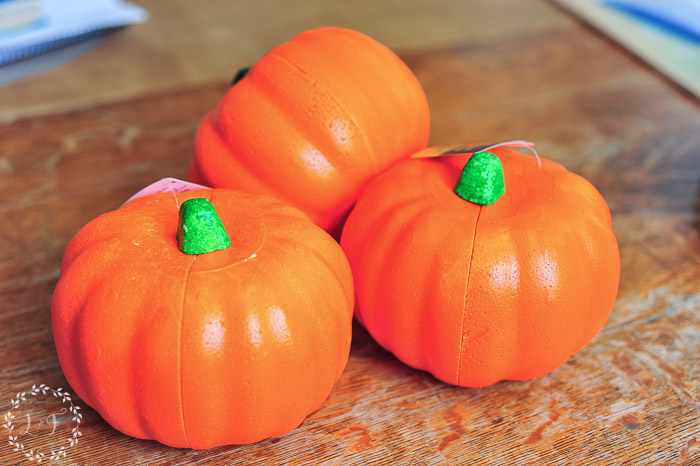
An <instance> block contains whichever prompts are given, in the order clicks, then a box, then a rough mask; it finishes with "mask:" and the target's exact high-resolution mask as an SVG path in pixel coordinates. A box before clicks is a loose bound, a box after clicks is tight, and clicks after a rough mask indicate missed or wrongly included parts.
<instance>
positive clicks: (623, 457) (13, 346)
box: [0, 23, 700, 464]
mask: <svg viewBox="0 0 700 466" xmlns="http://www.w3.org/2000/svg"><path fill="white" fill-rule="evenodd" d="M567 24H569V23H567ZM403 58H405V59H406V61H407V63H408V64H409V66H411V68H412V69H414V70H415V71H416V73H417V75H418V76H419V79H420V80H421V82H422V83H423V84H424V86H425V88H426V92H427V94H428V98H429V100H430V104H431V108H432V114H433V123H432V129H433V132H432V138H431V142H432V143H433V144H435V145H451V144H454V145H458V144H463V143H489V142H494V141H498V140H506V139H513V138H523V139H529V140H534V141H536V142H537V143H538V146H537V147H538V149H539V151H540V153H541V155H543V156H546V157H549V158H552V159H554V160H557V161H559V162H562V163H564V164H565V165H566V166H567V167H568V168H569V169H571V170H573V171H575V172H578V173H580V174H582V175H584V176H586V177H587V178H588V179H589V180H591V182H592V183H593V184H594V185H596V186H597V187H598V188H599V190H600V191H601V193H602V194H603V195H604V197H605V198H606V200H607V201H608V203H609V205H610V208H611V211H612V214H613V223H614V229H615V232H616V235H617V238H618V242H619V244H620V251H621V258H622V280H621V285H620V291H619V295H618V301H617V303H616V305H615V308H614V310H613V312H612V315H611V317H610V320H609V321H608V323H607V324H606V326H605V328H604V329H603V331H602V332H601V334H600V335H599V336H598V337H597V338H596V340H594V342H593V343H592V344H590V345H589V346H587V347H586V348H584V349H583V350H582V351H580V352H579V353H577V354H575V355H574V356H572V357H571V358H570V359H569V361H567V363H565V364H564V365H563V366H562V367H560V368H559V369H557V370H556V371H555V372H554V373H552V374H550V375H548V376H546V377H542V378H540V379H537V380H533V381H527V382H501V383H498V384H496V385H493V386H491V387H487V388H483V389H464V388H457V387H451V386H448V385H445V384H443V383H441V382H439V381H437V380H435V379H434V378H433V377H431V376H430V375H428V374H426V373H422V372H418V371H415V370H412V369H410V368H408V367H406V366H404V365H403V364H401V363H400V362H398V361H397V360H396V359H395V358H394V357H393V356H392V355H391V354H389V353H387V352H386V351H384V350H382V349H381V348H380V347H379V346H378V345H377V344H376V343H374V342H373V341H372V340H371V338H370V337H369V336H368V334H367V333H366V332H365V331H364V330H363V329H362V328H361V327H359V326H358V325H355V327H354V335H353V345H352V350H351V354H350V360H349V363H348V366H347V369H346V371H345V373H344V374H343V376H342V378H341V379H340V381H339V382H338V383H337V384H336V386H335V388H334V390H333V393H332V394H331V396H330V397H329V399H328V400H327V401H326V403H325V404H324V405H323V407H322V408H321V409H320V410H318V411H317V412H316V413H314V414H313V415H312V416H310V417H309V418H308V419H307V420H306V421H305V422H304V423H303V425H302V426H301V427H299V428H298V429H297V430H295V431H294V432H292V433H290V434H289V435H286V436H284V437H282V438H275V439H269V440H266V441H263V442H260V443H257V444H254V445H248V446H226V447H220V448H216V449H213V450H209V451H190V450H178V449H172V448H168V447H165V446H162V445H160V444H158V443H156V442H153V441H142V440H137V439H133V438H129V437H126V436H124V435H122V434H120V433H119V432H117V431H115V430H114V429H112V428H111V427H110V426H109V425H107V424H106V423H105V421H103V420H102V419H101V418H100V416H99V415H97V414H96V413H95V412H94V411H93V410H91V409H90V408H88V407H87V406H86V405H85V404H84V403H83V402H81V401H80V400H78V399H75V398H74V401H75V402H76V403H77V404H78V405H80V406H81V407H82V408H83V413H84V416H85V418H84V422H83V423H82V425H81V431H82V433H83V437H82V438H81V439H80V443H79V444H78V445H77V446H75V447H73V448H71V449H70V452H69V456H68V458H67V459H66V460H65V461H66V462H67V463H68V464H84V463H99V464H109V463H115V464H116V463H129V464H148V463H154V462H163V463H166V462H167V463H173V464H200V463H202V464H203V463H210V462H218V463H223V462H225V463H227V464H243V463H248V462H251V461H262V460H266V461H270V462H272V461H274V462H280V463H281V462H291V463H307V464H316V463H320V462H326V463H328V464H339V463H369V462H375V463H377V464H427V463H448V464H456V463H467V464H487V463H491V464H505V463H509V464H514V463H532V464H545V463H558V464H592V463H616V464H619V463H625V462H627V463H630V464H652V463H653V464H660V463H665V464H698V463H699V462H700V421H699V419H700V292H699V291H698V290H700V274H698V270H699V265H700V204H699V198H700V185H699V180H698V173H700V156H698V154H699V153H700V112H699V111H698V110H699V108H698V105H697V102H694V101H689V100H687V99H686V97H685V96H684V95H681V94H679V93H678V92H677V91H676V90H674V89H673V88H670V87H668V86H667V85H666V83H665V82H664V81H663V80H661V79H660V78H659V77H657V76H656V75H654V74H651V73H649V72H647V71H646V70H645V69H644V68H643V67H641V66H640V65H638V64H637V63H636V62H635V61H634V60H632V59H631V58H630V57H629V56H628V55H626V54H624V53H621V52H619V51H617V50H615V49H613V48H611V46H610V45H609V44H608V43H606V42H605V41H603V40H601V39H599V38H597V37H595V36H594V35H592V34H591V33H590V32H589V31H587V30H585V29H583V28H581V27H580V26H577V25H575V24H573V23H570V24H569V26H567V27H566V28H560V27H554V28H551V29H547V30H531V31H524V32H522V33H520V34H511V35H505V36H496V37H490V38H488V39H484V40H482V41H469V42H465V43H461V44H456V45H452V46H441V47H434V48H431V49H429V50H421V51H416V52H412V53H405V54H403ZM224 91H225V86H222V85H220V84H219V83H216V84H209V85H198V86H195V87H191V88H182V89H180V90H177V91H166V92H162V93H151V94H149V95H147V96H145V97H142V98H139V99H135V100H131V101H125V102H120V103H112V104H108V105H102V106H96V107H91V108H87V109H84V110H80V111H75V112H62V113H57V114H54V115H48V116H42V117H36V118H32V119H24V120H18V121H15V122H13V123H9V122H8V123H5V124H2V125H0V199H2V203H1V204H0V219H2V222H0V241H1V243H2V244H3V245H4V247H3V248H1V249H0V306H1V308H0V309H1V310H0V342H2V345H0V360H2V361H3V364H2V365H0V407H2V409H6V408H7V407H9V399H10V398H11V397H12V396H14V394H15V393H16V392H17V391H20V390H26V389H29V388H30V387H31V386H32V384H39V383H46V384H48V385H49V386H51V387H54V388H56V387H59V386H61V387H67V385H66V381H65V379H64V377H63V375H62V372H61V370H60V367H59V365H58V360H57V357H56V352H55V349H54V346H53V339H52V336H51V325H50V299H51V294H52V292H53V288H54V286H55V284H56V280H57V278H58V269H59V264H60V258H61V255H62V252H63V249H64V248H65V246H66V244H67V242H68V241H69V240H70V238H71V237H72V235H73V234H74V233H75V232H76V231H77V230H78V229H79V228H80V227H81V226H82V225H83V224H84V223H86V222H87V221H89V220H90V219H91V218H93V217H95V216H97V215H98V214H100V213H102V212H105V211H107V210H112V209H114V208H116V207H118V206H119V205H120V204H121V203H122V202H123V201H124V200H125V199H127V198H128V197H129V196H130V195H131V194H132V193H134V192H135V191H137V190H138V189H139V188H141V187H143V186H144V185H146V184H148V183H150V182H152V181H154V180H156V179H159V178H161V177H164V176H175V177H182V176H184V175H185V173H186V167H187V163H188V159H189V156H190V153H191V150H192V137H193V134H194V131H195V129H196V126H197V124H198V122H199V119H200V118H201V117H202V116H203V115H204V113H205V112H206V111H207V110H208V109H209V108H211V107H212V106H213V105H215V103H216V102H217V100H218V99H219V97H220V96H221V94H222V93H223V92H224ZM52 403H53V400H52V399H48V400H43V401H41V400H39V398H36V400H33V401H32V404H31V407H32V409H34V410H35V412H36V413H43V414H44V415H46V414H47V413H50V412H51V409H55V408H56V404H55V403H54V404H52ZM61 419H62V421H63V422H62V423H61V424H59V426H58V427H57V429H56V432H55V433H54V434H51V435H49V434H48V433H47V434H46V435H42V436H39V437H35V438H29V437H27V439H26V440H25V443H26V444H27V445H29V444H30V442H31V445H32V446H33V447H35V448H36V447H39V448H41V449H42V451H46V449H47V448H49V447H51V446H52V445H53V446H56V445H58V444H59V443H58V440H57V439H60V438H61V437H60V436H61V435H65V434H66V433H69V429H70V427H69V424H70V423H69V422H67V421H68V419H67V418H65V416H63V417H61ZM3 432H6V431H4V430H3ZM49 432H50V430H49ZM0 445H2V446H0V462H2V463H12V462H19V461H20V460H21V456H17V455H18V454H17V453H16V452H13V451H11V449H9V448H8V445H7V443H6V442H3V443H2V444H0Z"/></svg>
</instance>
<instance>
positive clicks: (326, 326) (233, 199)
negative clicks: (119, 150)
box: [52, 189, 353, 449]
mask: <svg viewBox="0 0 700 466" xmlns="http://www.w3.org/2000/svg"><path fill="white" fill-rule="evenodd" d="M352 308H353V288H352V275H351V272H350V268H349V265H348V263H347V260H346V258H345V256H344V254H343V252H342V250H341V249H340V247H339V246H338V244H337V243H336V242H335V241H334V240H333V239H332V238H331V237H330V236H329V235H328V234H327V233H326V232H324V231H323V230H322V229H321V228H319V227H318V226H316V225H314V224H313V223H312V222H311V221H310V220H309V219H308V217H306V216H305V215H304V214H303V213H301V212H299V211H298V210H297V209H294V208H292V207H288V206H285V205H283V204H281V203H280V202H279V201H277V200H273V199H270V198H264V197H260V196H257V195H252V194H244V193H241V192H236V191H232V190H223V189H221V190H219V189H217V190H196V191H190V192H187V193H182V194H177V195H174V194H172V193H167V194H155V195H151V196H145V197H141V198H139V199H135V200H133V201H131V202H129V203H128V204H126V205H125V206H123V207H122V208H120V209H118V210H116V211H113V212H109V213H106V214H104V215H102V216H100V217H98V218H96V219H95V220H93V221H91V222H90V223H88V224H87V225H86V226H85V227H84V228H83V229H81V230H80V231H79V232H78V234H77V235H76V236H75V237H74V238H73V240H72V241H71V242H70V244H69V245H68V248H67V250H66V252H65V255H64V257H63V263H62V267H61V277H60V280H59V282H58V286H57V288H56V291H55V293H54V296H53V303H52V320H53V333H54V338H55V341H56V349H57V351H58V356H59V359H60V363H61V367H62V368H63V371H64V374H65V376H66V378H67V380H68V382H69V383H70V384H71V386H72V387H73V389H74V390H75V392H76V393H77V394H78V396H80V397H81V398H82V400H83V401H85V402H86V403H87V404H89V405H90V406H92V407H93V408H94V409H95V410H97V411H98V412H99V413H100V414H101V415H102V417H104V419H105V420H106V421H107V422H109V423H110V424H111V425H112V426H113V427H115V428H116V429H118V430H120V431H121V432H123V433H125V434H127V435H131V436H133V437H139V438H143V439H154V440H157V441H159V442H161V443H164V444H166V445H170V446H174V447H190V448H197V449H201V448H210V447H214V446H218V445H224V444H243V443H251V442H256V441H258V440H261V439H264V438H267V437H272V436H279V435H282V434H285V433H287V432H289V431H291V430H292V429H294V428H296V427H297V426H298V425H299V424H300V423H301V422H302V421H303V419H304V418H305V417H306V416H307V415H308V414H310V413H311V412H313V411H314V410H316V409H317V408H319V406H320V405H321V404H322V403H323V401H324V400H325V399H326V398H327V397H328V395H329V393H330V391H331V388H332V386H333V384H334V383H335V382H336V380H337V379H338V378H339V377H340V374H341V372H342V371H343V368H344V366H345V364H346V362H347V359H348V354H349V350H350V339H351V321H352Z"/></svg>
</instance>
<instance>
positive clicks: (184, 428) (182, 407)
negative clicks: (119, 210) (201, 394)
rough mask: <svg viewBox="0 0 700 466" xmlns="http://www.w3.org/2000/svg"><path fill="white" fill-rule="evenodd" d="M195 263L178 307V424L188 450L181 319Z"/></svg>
mask: <svg viewBox="0 0 700 466" xmlns="http://www.w3.org/2000/svg"><path fill="white" fill-rule="evenodd" d="M196 261H197V256H194V259H192V263H191V264H190V266H189V268H188V269H187V272H186V273H185V286H184V287H183V288H182V304H181V305H180V320H179V326H180V328H179V336H178V365H179V367H178V376H179V379H180V380H179V385H180V422H181V423H182V433H183V434H184V435H185V442H187V446H188V447H189V448H192V445H191V444H190V439H189V436H188V435H187V424H185V403H184V398H185V397H184V394H183V393H182V391H183V390H182V329H183V319H184V317H185V299H186V296H187V288H188V285H189V282H190V275H191V274H192V268H194V264H195V262H196Z"/></svg>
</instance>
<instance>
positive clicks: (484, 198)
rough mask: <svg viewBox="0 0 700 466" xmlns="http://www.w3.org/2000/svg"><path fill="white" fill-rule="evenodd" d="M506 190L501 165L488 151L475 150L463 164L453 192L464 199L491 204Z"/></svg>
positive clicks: (475, 202)
mask: <svg viewBox="0 0 700 466" xmlns="http://www.w3.org/2000/svg"><path fill="white" fill-rule="evenodd" d="M505 191H506V186H505V184H504V183H503V165H501V161H500V160H499V158H498V157H496V156H495V155H493V154H492V153H490V152H477V153H476V154H473V155H472V156H471V158H470V159H469V160H468V161H467V163H466V164H465V165H464V169H463V170H462V174H461V175H460V176H459V180H457V184H456V185H455V189H454V193H455V194H456V195H458V196H459V197H461V198H462V199H464V200H465V201H469V202H473V203H474V204H479V205H491V204H493V203H494V202H496V201H497V200H498V199H499V198H500V197H501V196H502V195H503V193H504V192H505Z"/></svg>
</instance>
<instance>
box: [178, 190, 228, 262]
mask: <svg viewBox="0 0 700 466" xmlns="http://www.w3.org/2000/svg"><path fill="white" fill-rule="evenodd" d="M177 242H178V245H179V246H180V251H182V252H183V253H185V254H205V253H207V252H212V251H218V250H220V249H226V248H227V247H229V246H230V245H231V239H230V238H229V236H228V233H226V229H225V228H224V224H223V223H221V218H219V214H218V213H217V212H216V209H215V208H214V204H212V203H211V202H210V201H209V200H207V199H204V198H194V199H189V200H187V201H185V202H183V203H182V205H181V206H180V218H179V222H178V226H177Z"/></svg>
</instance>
